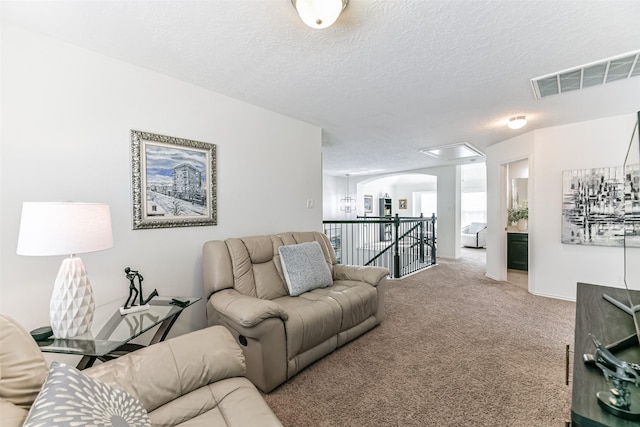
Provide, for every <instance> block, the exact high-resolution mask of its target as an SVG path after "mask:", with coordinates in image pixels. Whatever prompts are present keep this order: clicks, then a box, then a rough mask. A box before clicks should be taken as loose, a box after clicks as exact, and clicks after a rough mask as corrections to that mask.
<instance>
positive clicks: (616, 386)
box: [584, 334, 640, 420]
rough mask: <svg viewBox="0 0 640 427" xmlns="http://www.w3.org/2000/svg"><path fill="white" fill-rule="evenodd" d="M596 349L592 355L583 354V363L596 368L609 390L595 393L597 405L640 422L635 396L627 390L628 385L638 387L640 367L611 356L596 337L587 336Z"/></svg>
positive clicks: (639, 412)
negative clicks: (609, 387)
mask: <svg viewBox="0 0 640 427" xmlns="http://www.w3.org/2000/svg"><path fill="white" fill-rule="evenodd" d="M589 336H590V337H591V339H592V340H593V344H594V345H595V347H596V351H595V352H594V354H585V355H584V362H585V363H587V364H594V365H595V366H597V367H598V368H599V369H600V370H601V371H602V373H603V374H604V377H605V379H606V380H607V381H609V382H610V383H611V389H610V390H609V391H608V392H606V391H600V392H598V393H596V396H597V397H598V403H599V404H600V406H602V408H603V409H605V410H606V411H608V412H611V413H612V414H614V415H616V416H619V417H622V418H626V419H629V420H640V411H639V409H640V408H638V399H637V395H632V394H631V392H630V390H629V389H628V388H627V387H628V385H629V383H631V384H635V386H636V387H638V386H640V374H639V373H638V371H639V370H640V366H639V365H637V364H635V363H628V362H625V361H624V360H621V359H619V358H617V357H616V356H614V355H613V353H611V352H610V351H609V350H607V348H606V347H605V346H604V345H603V344H602V343H601V342H600V341H598V339H596V337H594V336H593V335H591V334H589Z"/></svg>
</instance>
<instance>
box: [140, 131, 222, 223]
mask: <svg viewBox="0 0 640 427" xmlns="http://www.w3.org/2000/svg"><path fill="white" fill-rule="evenodd" d="M131 135H132V139H131V141H132V146H131V147H132V165H133V167H132V170H133V194H134V229H136V228H160V227H184V226H194V225H215V223H216V215H215V212H216V206H215V202H216V197H215V145H213V144H207V143H204V142H199V141H192V140H186V139H182V138H175V137H169V136H164V135H157V134H151V133H145V132H139V131H131Z"/></svg>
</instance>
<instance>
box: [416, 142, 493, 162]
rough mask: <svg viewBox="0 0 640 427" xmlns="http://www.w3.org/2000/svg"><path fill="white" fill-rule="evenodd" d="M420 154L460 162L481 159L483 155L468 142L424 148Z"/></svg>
mask: <svg viewBox="0 0 640 427" xmlns="http://www.w3.org/2000/svg"><path fill="white" fill-rule="evenodd" d="M420 152H421V153H423V154H426V155H428V156H431V157H435V158H436V159H440V160H461V159H465V158H468V157H479V156H480V157H482V156H484V153H483V152H482V151H480V150H478V149H477V148H476V147H474V146H473V145H471V144H469V143H468V142H459V143H456V144H449V145H441V146H439V147H433V148H424V149H422V150H420Z"/></svg>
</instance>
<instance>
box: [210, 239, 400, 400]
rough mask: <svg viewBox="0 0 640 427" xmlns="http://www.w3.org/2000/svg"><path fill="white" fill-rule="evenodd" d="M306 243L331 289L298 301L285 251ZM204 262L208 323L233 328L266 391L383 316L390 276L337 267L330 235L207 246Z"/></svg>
mask: <svg viewBox="0 0 640 427" xmlns="http://www.w3.org/2000/svg"><path fill="white" fill-rule="evenodd" d="M304 242H318V244H319V245H320V248H321V250H322V256H324V261H325V262H326V267H328V270H329V274H330V279H329V280H330V283H329V284H330V286H327V287H321V288H317V289H313V290H310V291H307V292H304V293H302V294H301V295H299V296H291V295H290V291H289V289H288V283H287V281H288V277H287V278H285V276H286V273H285V271H283V267H282V263H281V260H280V258H281V256H280V251H281V250H282V249H284V248H281V247H282V246H287V245H297V244H300V243H304ZM313 245H315V243H314V244H313ZM202 264H203V270H204V271H203V273H204V288H205V297H206V298H207V299H208V302H207V319H208V323H209V325H224V326H226V327H227V328H228V329H229V330H230V331H231V333H232V334H233V335H234V337H235V338H236V340H237V341H238V342H239V343H240V345H241V347H242V349H243V351H244V355H245V358H246V362H247V373H246V376H247V378H249V379H250V380H251V381H252V382H253V383H254V384H255V385H256V386H257V387H258V388H260V389H261V390H263V391H264V392H269V391H271V390H273V389H274V388H275V387H277V386H278V385H280V384H282V383H283V382H285V381H286V380H288V379H289V378H291V377H292V376H294V375H295V374H296V373H298V372H300V371H301V370H302V369H304V368H305V367H306V366H308V365H309V364H311V363H312V362H314V361H316V360H318V359H320V358H321V357H323V356H325V355H326V354H328V353H330V352H332V351H333V350H335V349H336V348H337V347H340V346H342V345H344V344H345V343H347V342H349V341H351V340H353V339H355V338H356V337H358V336H359V335H361V334H363V333H364V332H366V331H368V330H369V329H371V328H373V327H374V326H376V325H377V324H379V323H380V322H381V321H382V319H383V317H384V290H385V287H386V278H387V277H388V274H389V271H388V270H387V269H386V268H381V267H356V266H348V265H341V264H337V263H336V256H335V252H334V250H333V247H332V246H331V244H330V242H329V239H328V238H327V236H326V235H324V234H323V233H319V232H288V233H281V234H278V235H267V236H252V237H244V238H231V239H227V240H224V241H222V240H212V241H208V242H206V243H205V244H204V246H203V257H202Z"/></svg>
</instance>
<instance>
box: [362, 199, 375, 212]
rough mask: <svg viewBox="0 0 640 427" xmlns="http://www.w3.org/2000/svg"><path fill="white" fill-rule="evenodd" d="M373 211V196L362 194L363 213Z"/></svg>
mask: <svg viewBox="0 0 640 427" xmlns="http://www.w3.org/2000/svg"><path fill="white" fill-rule="evenodd" d="M372 212H373V196H372V195H370V194H366V195H365V196H364V213H372Z"/></svg>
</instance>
